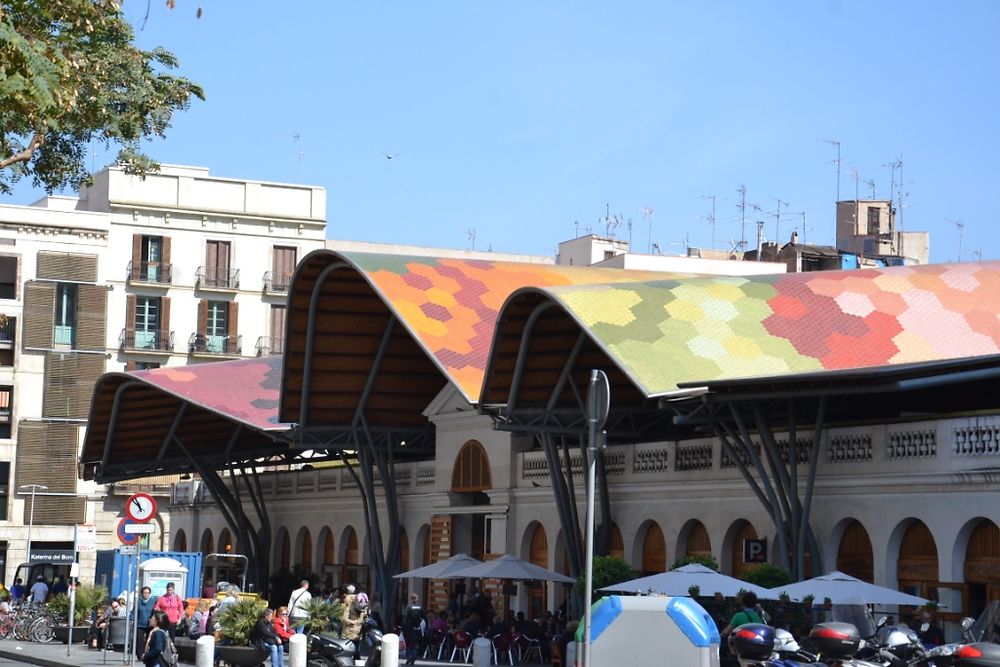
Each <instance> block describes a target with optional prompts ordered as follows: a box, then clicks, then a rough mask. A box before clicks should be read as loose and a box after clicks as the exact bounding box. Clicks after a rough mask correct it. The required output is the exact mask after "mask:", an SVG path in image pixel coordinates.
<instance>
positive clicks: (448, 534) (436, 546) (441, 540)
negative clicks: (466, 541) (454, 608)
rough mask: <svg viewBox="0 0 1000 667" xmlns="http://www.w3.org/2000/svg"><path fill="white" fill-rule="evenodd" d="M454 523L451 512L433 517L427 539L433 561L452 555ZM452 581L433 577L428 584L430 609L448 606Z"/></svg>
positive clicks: (428, 604)
mask: <svg viewBox="0 0 1000 667" xmlns="http://www.w3.org/2000/svg"><path fill="white" fill-rule="evenodd" d="M451 538H452V525H451V515H450V514H435V515H434V516H432V517H431V530H430V535H429V536H428V538H427V541H428V542H429V543H430V545H431V546H430V558H431V561H432V562H435V563H436V562H438V561H442V560H445V559H446V558H449V557H450V556H451V546H452V544H451ZM449 584H450V582H449V581H448V580H446V579H432V580H431V581H430V582H428V586H427V606H428V608H429V609H444V608H445V607H447V606H448V597H449V594H450V593H451V587H450V585H449Z"/></svg>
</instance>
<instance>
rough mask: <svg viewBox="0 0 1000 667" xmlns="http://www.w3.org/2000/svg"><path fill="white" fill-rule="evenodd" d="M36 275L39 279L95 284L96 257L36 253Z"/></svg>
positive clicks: (65, 253)
mask: <svg viewBox="0 0 1000 667" xmlns="http://www.w3.org/2000/svg"><path fill="white" fill-rule="evenodd" d="M37 261H38V267H37V269H36V274H37V276H38V277H39V278H47V279H49V280H64V281H69V282H84V283H96V282H97V255H81V254H77V253H71V252H48V251H41V252H39V253H38V258H37Z"/></svg>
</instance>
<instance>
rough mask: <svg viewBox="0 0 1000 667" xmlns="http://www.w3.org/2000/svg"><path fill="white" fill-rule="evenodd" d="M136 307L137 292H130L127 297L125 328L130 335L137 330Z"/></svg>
mask: <svg viewBox="0 0 1000 667" xmlns="http://www.w3.org/2000/svg"><path fill="white" fill-rule="evenodd" d="M135 309H136V298H135V294H129V295H127V296H126V297H125V329H126V330H127V331H128V335H131V334H132V333H133V332H134V331H135Z"/></svg>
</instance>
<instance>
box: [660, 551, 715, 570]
mask: <svg viewBox="0 0 1000 667" xmlns="http://www.w3.org/2000/svg"><path fill="white" fill-rule="evenodd" d="M692 564H694V565H704V566H705V567H707V568H708V569H710V570H715V571H716V572H718V571H719V563H718V561H716V560H715V556H713V555H712V554H707V555H705V556H684V558H681V559H679V560H676V561H674V564H673V565H671V566H670V569H671V570H676V569H677V568H679V567H684V566H685V565H692Z"/></svg>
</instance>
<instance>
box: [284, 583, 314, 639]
mask: <svg viewBox="0 0 1000 667" xmlns="http://www.w3.org/2000/svg"><path fill="white" fill-rule="evenodd" d="M310 602H312V594H311V593H310V592H309V581H308V580H306V579H303V580H302V581H301V582H299V587H298V588H296V589H295V590H294V591H292V595H291V596H290V597H289V598H288V615H289V616H290V617H291V619H292V627H293V628H295V632H296V634H300V635H301V634H305V631H306V626H305V621H306V619H307V618H309V613H308V612H307V611H306V605H308V604H309V603H310Z"/></svg>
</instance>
